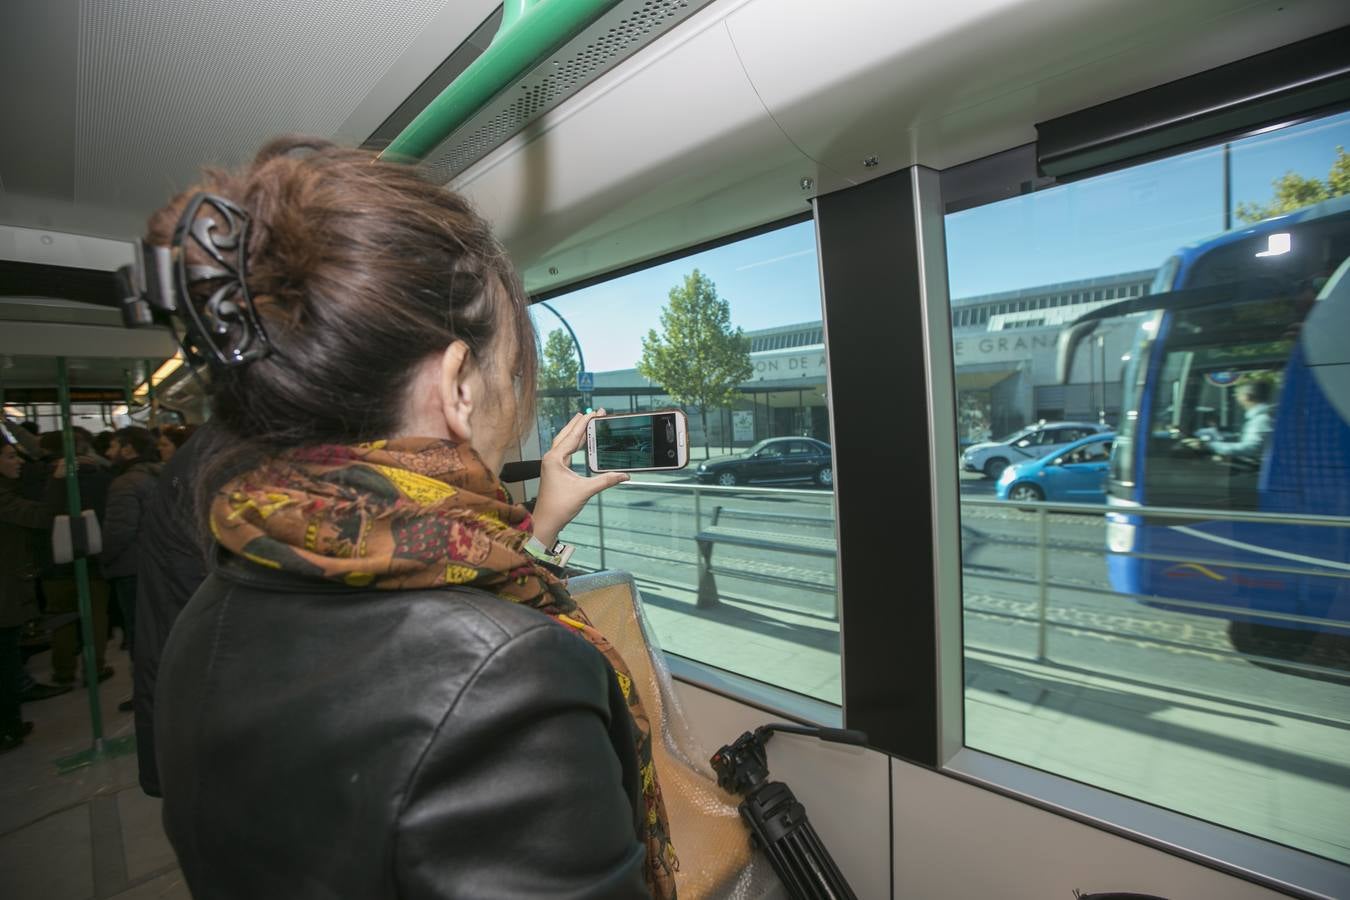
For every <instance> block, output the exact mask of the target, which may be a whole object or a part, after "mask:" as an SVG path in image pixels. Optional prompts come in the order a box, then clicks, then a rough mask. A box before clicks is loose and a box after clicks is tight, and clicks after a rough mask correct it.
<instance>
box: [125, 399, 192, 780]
mask: <svg viewBox="0 0 1350 900" xmlns="http://www.w3.org/2000/svg"><path fill="white" fill-rule="evenodd" d="M177 430H178V431H179V432H180V433H185V434H184V441H185V443H183V444H182V445H181V446H179V445H177V444H175V443H174V442H173V431H170V435H169V441H168V443H169V445H170V446H172V447H174V451H173V454H172V457H171V458H170V459H169V460H168V461H167V462H166V463H165V465H164V469H163V471H161V472H160V474H159V483H158V485H157V486H156V487H155V493H154V496H153V497H152V498H151V499H150V505H149V506H147V507H146V508H145V518H144V520H143V521H142V522H141V532H140V546H139V547H138V548H137V570H136V571H137V577H136V649H135V653H134V654H133V656H132V660H133V662H134V664H135V665H134V668H133V672H134V675H135V684H136V689H135V693H134V696H133V705H134V708H135V710H136V757H137V760H136V761H137V764H138V766H139V768H140V779H141V790H143V791H145V792H146V793H147V794H149V795H150V796H151V797H161V796H163V794H162V793H161V792H160V786H159V765H158V762H157V760H156V757H155V687H156V683H157V681H158V680H159V661H160V657H161V656H162V654H163V652H164V644H165V643H166V642H167V641H168V640H169V631H170V629H172V628H173V623H174V621H175V620H176V619H177V618H178V614H179V613H180V612H182V611H183V607H185V606H187V602H188V600H189V599H191V597H192V595H193V593H194V592H195V591H196V590H197V588H198V587H200V586H201V583H202V582H203V581H205V580H206V554H205V551H204V550H203V549H202V541H201V540H200V535H199V531H200V529H199V528H198V526H197V524H196V521H195V519H194V518H193V514H192V510H193V506H194V503H195V499H196V485H197V482H198V478H199V471H200V469H201V463H202V459H201V455H200V453H199V452H198V451H199V450H200V449H201V447H202V446H203V444H206V443H209V441H210V439H211V424H210V423H209V422H208V423H207V424H206V425H204V426H203V427H202V428H200V429H196V430H195V433H194V430H193V429H192V428H190V427H186V428H182V429H177ZM160 443H161V446H162V445H163V444H164V443H165V442H164V439H163V438H162V437H161V439H160Z"/></svg>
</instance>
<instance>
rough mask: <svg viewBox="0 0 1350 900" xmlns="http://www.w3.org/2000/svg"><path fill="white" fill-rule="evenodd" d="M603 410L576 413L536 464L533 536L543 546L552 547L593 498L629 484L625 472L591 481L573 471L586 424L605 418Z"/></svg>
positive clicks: (594, 478)
mask: <svg viewBox="0 0 1350 900" xmlns="http://www.w3.org/2000/svg"><path fill="white" fill-rule="evenodd" d="M604 413H605V411H604V410H603V409H601V410H597V411H595V412H593V413H589V414H586V413H577V414H576V415H575V416H573V417H572V421H570V422H568V423H567V424H566V425H564V426H563V430H562V431H559V432H558V436H557V437H555V438H554V439H553V446H552V447H550V448H549V451H548V452H547V453H545V454H544V458H543V459H541V460H540V461H539V498H538V499H537V500H536V501H535V504H534V536H535V537H537V538H538V539H539V541H540V542H541V543H543V544H544V545H545V546H550V547H551V546H552V545H553V542H554V541H556V540H557V539H558V535H559V534H560V533H561V532H562V530H563V527H564V526H566V525H567V523H568V522H570V521H572V520H573V519H574V518H576V515H577V513H579V512H581V508H582V507H583V506H585V505H586V501H587V500H590V499H591V498H592V497H594V496H595V495H596V494H598V493H600V492H601V491H603V490H604V489H605V488H611V487H614V485H616V484H621V483H622V482H625V481H627V480H628V477H629V476H628V473H626V472H606V473H604V474H601V475H593V476H591V477H590V478H586V477H585V476H582V475H578V474H577V473H576V472H573V471H572V467H571V465H569V462H570V461H571V458H572V454H573V453H576V452H577V451H578V450H580V449H581V448H582V447H584V446H586V423H588V422H590V420H591V419H594V418H595V417H596V416H601V415H604Z"/></svg>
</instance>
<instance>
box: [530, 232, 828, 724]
mask: <svg viewBox="0 0 1350 900" xmlns="http://www.w3.org/2000/svg"><path fill="white" fill-rule="evenodd" d="M819 283H820V282H819V277H818V275H817V271H816V256H815V237H814V228H813V226H812V225H811V224H810V223H803V224H799V225H791V226H788V227H786V228H782V229H778V230H776V231H771V232H768V233H766V234H761V235H758V236H756V237H753V238H749V239H747V240H743V241H737V242H734V243H731V244H727V245H725V246H722V247H717V248H714V249H712V250H708V251H705V252H702V253H699V254H697V255H695V256H691V257H688V258H685V259H680V260H676V261H674V262H670V263H666V264H663V265H660V266H654V267H652V268H649V269H645V270H642V271H639V272H635V273H633V274H630V275H625V276H623V277H621V278H616V279H613V280H611V281H607V282H604V283H602V284H598V285H595V286H592V287H588V288H584V289H581V290H578V291H574V292H572V293H570V294H566V295H564V296H561V297H555V298H552V299H550V301H549V305H550V306H551V307H552V308H553V310H556V316H555V314H554V313H553V312H551V311H548V310H542V309H540V310H536V314H535V316H534V320H535V326H536V328H537V330H538V331H539V334H540V337H541V341H540V345H541V359H540V380H539V384H540V389H539V405H538V413H539V423H538V435H539V441H540V444H542V445H544V446H546V445H547V442H548V441H549V440H551V436H552V434H553V433H554V432H555V431H556V430H557V429H558V428H559V427H561V425H562V423H564V422H565V421H567V419H569V418H570V417H571V416H572V415H573V414H574V413H575V412H576V410H577V409H579V408H582V407H583V406H585V405H587V404H589V405H591V406H594V407H604V408H605V409H606V410H608V411H609V412H630V411H631V412H639V411H646V410H659V409H669V408H672V407H679V408H681V409H683V410H684V411H685V413H686V414H687V415H688V424H689V436H688V446H689V451H690V452H689V465H688V467H687V468H685V469H683V470H680V471H676V472H641V473H636V474H635V475H634V477H633V480H632V481H630V482H627V483H625V484H623V485H620V486H619V487H618V488H615V489H613V490H610V491H607V492H605V493H604V494H602V495H601V496H600V497H599V498H598V499H597V500H594V501H592V502H591V503H590V504H589V505H588V506H587V507H586V509H584V510H583V511H582V513H581V515H580V516H579V517H578V518H577V519H576V520H575V521H574V522H573V523H572V524H571V525H570V526H569V527H568V529H567V532H566V534H565V535H564V539H565V540H567V541H568V542H569V543H573V544H575V545H577V547H578V549H577V550H576V552H575V554H574V555H573V556H572V564H574V565H579V566H581V567H583V568H588V569H601V568H607V569H622V570H626V571H629V572H632V573H633V575H634V576H635V578H636V580H637V583H638V586H639V588H640V590H641V592H642V595H643V598H644V601H645V611H646V614H647V616H648V618H649V620H650V622H651V623H652V626H653V628H654V629H655V631H656V636H657V639H658V640H659V641H660V643H661V645H662V646H663V647H664V649H666V650H667V651H669V652H673V653H676V654H679V655H682V656H686V657H689V658H691V659H695V660H698V661H700V662H704V663H708V664H710V665H713V666H717V667H719V668H723V669H727V670H730V671H733V672H736V673H738V674H741V675H746V676H749V677H751V678H755V679H759V680H761V681H766V682H769V683H772V684H775V685H778V686H780V687H785V688H787V689H789V690H792V691H796V692H798V693H802V694H807V695H810V696H813V697H817V698H819V699H822V700H826V701H828V702H831V703H838V702H839V701H840V666H839V620H838V612H837V600H836V590H835V584H836V578H835V556H836V554H835V537H834V497H833V492H832V490H831V487H832V485H833V464H832V461H831V455H830V445H829V437H830V435H829V410H828V408H827V406H826V396H827V394H826V367H825V347H824V343H823V332H822V328H821V307H820V294H819V287H818V286H819ZM559 317H561V318H562V319H563V320H564V321H565V322H566V323H567V326H570V328H571V329H572V332H574V333H575V335H576V340H575V341H573V339H572V337H571V335H569V334H568V332H567V330H566V326H564V325H563V324H562V323H561V322H560V321H559ZM578 349H579V350H580V353H578ZM580 358H584V360H585V363H586V367H587V369H588V370H589V374H590V375H591V376H592V377H591V379H590V389H589V390H588V391H585V392H584V393H583V391H582V390H581V386H582V382H585V381H586V379H585V378H582V379H580V380H579V379H578V375H579V374H581V368H580ZM719 373H731V375H730V376H728V377H726V378H723V379H722V380H721V382H720V383H719V381H718V378H719ZM704 375H706V376H708V377H706V378H705V377H702V376H704ZM695 376H698V377H695ZM700 397H701V398H703V399H702V401H700V400H699V399H698V398H700ZM615 421H616V422H620V423H621V422H623V421H624V420H615ZM651 438H652V435H651V432H650V428H648V429H647V431H646V432H629V431H623V430H622V429H620V430H619V431H616V432H614V433H613V434H610V435H609V439H608V440H607V442H606V444H605V445H604V446H602V447H598V448H597V449H598V450H600V451H601V454H602V456H603V457H604V458H603V459H601V460H600V462H601V463H602V464H604V463H605V462H606V461H608V462H609V463H610V464H614V465H618V466H621V467H629V466H631V465H634V464H635V461H639V462H640V461H641V460H644V459H648V458H650V456H651V454H652V452H653V449H652V447H653V445H652V441H651ZM658 449H659V448H658ZM574 465H575V466H576V467H577V468H578V469H580V468H581V467H582V466H583V465H584V460H583V459H582V457H581V455H580V454H578V456H577V457H576V459H575V460H574Z"/></svg>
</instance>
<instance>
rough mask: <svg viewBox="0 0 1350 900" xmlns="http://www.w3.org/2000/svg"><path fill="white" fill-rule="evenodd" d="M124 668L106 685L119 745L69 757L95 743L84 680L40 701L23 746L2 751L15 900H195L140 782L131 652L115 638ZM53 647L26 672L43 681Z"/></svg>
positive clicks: (111, 727) (5, 856)
mask: <svg viewBox="0 0 1350 900" xmlns="http://www.w3.org/2000/svg"><path fill="white" fill-rule="evenodd" d="M108 663H109V664H110V665H112V666H113V667H114V668H115V669H116V674H115V675H114V676H113V677H112V678H110V679H109V680H108V681H106V682H104V683H103V684H102V685H101V686H100V689H99V699H100V702H101V704H102V713H103V725H104V735H105V738H106V739H107V741H106V743H107V744H108V745H109V746H111V747H114V748H119V749H120V750H122V751H124V752H120V753H119V752H116V751H115V752H114V753H112V754H109V755H106V756H105V757H104V758H101V759H98V760H95V761H93V762H92V763H90V764H88V765H84V766H81V767H79V768H71V767H70V765H69V763H68V762H67V761H68V760H69V759H70V757H72V756H75V755H77V754H80V753H81V752H83V751H88V750H89V749H90V747H91V730H90V717H89V695H88V693H87V692H86V691H85V690H83V689H80V688H77V689H76V690H74V691H71V692H70V693H68V694H63V695H61V696H59V697H53V698H50V699H48V700H43V701H41V702H38V703H26V704H24V706H23V717H24V719H26V720H29V721H31V722H33V723H34V729H33V733H32V734H31V735H29V737H28V739H27V740H26V741H24V743H23V746H21V747H19V748H18V749H17V750H13V751H10V752H9V753H6V754H5V755H3V756H0V885H4V888H3V891H0V893H3V895H4V896H5V897H6V898H13V900H151V898H154V900H189V898H190V896H191V895H190V894H189V893H188V890H187V885H186V884H185V883H184V881H183V877H182V875H181V873H180V872H179V869H178V861H177V859H176V858H175V857H174V853H173V849H172V847H170V846H169V842H168V839H167V838H165V836H164V830H163V827H162V825H161V824H160V801H158V800H155V799H153V798H151V797H147V796H146V795H145V794H144V793H143V792H142V791H141V789H140V785H139V784H138V782H137V771H136V754H135V751H134V749H131V747H129V746H127V740H126V739H127V738H129V737H131V736H132V735H133V734H134V727H133V724H132V717H131V713H124V712H118V710H117V704H118V703H119V702H120V701H121V700H123V699H125V698H126V697H128V696H130V695H131V659H130V657H129V656H128V655H127V654H126V653H125V652H122V651H118V650H116V649H115V644H113V643H111V642H110V643H109V647H108ZM50 670H51V666H50V662H49V655H48V654H41V655H38V656H34V657H33V658H32V659H30V660H29V661H28V671H29V673H31V674H32V675H33V676H34V677H36V678H37V679H38V680H40V681H42V680H45V679H46V677H47V675H48V673H49V672H50Z"/></svg>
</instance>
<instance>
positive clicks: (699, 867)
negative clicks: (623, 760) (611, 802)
mask: <svg viewBox="0 0 1350 900" xmlns="http://www.w3.org/2000/svg"><path fill="white" fill-rule="evenodd" d="M568 587H569V590H570V591H571V593H572V597H573V598H574V599H575V600H576V601H577V603H578V604H579V605H580V606H581V608H582V609H583V610H584V611H585V613H586V615H587V616H588V617H589V618H590V620H591V622H592V624H594V625H595V627H596V628H598V629H599V630H600V632H601V633H602V634H604V635H605V637H607V638H609V640H610V642H611V643H613V644H614V646H615V648H616V649H617V650H618V651H619V653H620V655H622V656H623V659H624V662H626V663H627V664H628V668H629V669H630V670H631V671H632V673H633V680H634V682H635V684H636V685H637V688H638V691H639V692H640V693H639V696H640V697H641V698H642V702H643V705H644V706H645V707H646V710H647V715H648V717H649V718H650V719H651V723H652V729H653V734H654V735H660V736H661V737H662V739H661V740H654V741H653V742H652V757H653V761H654V763H655V765H656V772H657V777H658V778H659V779H660V781H661V792H662V794H663V795H664V797H665V801H666V813H667V815H668V817H669V820H670V835H671V840H672V842H673V843H674V845H675V852H676V854H677V855H678V856H679V859H680V868H679V870H678V871H677V872H676V879H675V881H676V886H677V888H678V890H679V895H680V898H681V900H702V898H708V900H712V898H719V900H720V898H728V900H730V898H734V900H748V898H762V897H768V896H779V895H780V893H779V891H780V890H781V889H778V890H775V888H776V887H777V879H776V878H775V876H774V875H773V872H772V870H771V869H770V867H769V865H768V862H767V860H764V859H763V858H762V857H760V856H759V855H758V854H757V853H755V852H753V851H752V848H751V845H750V832H749V830H748V829H747V828H746V826H745V825H744V823H743V822H742V821H741V818H740V814H739V813H738V812H737V809H736V807H737V804H738V803H739V800H738V799H737V798H735V797H733V796H732V795H730V794H728V793H726V792H724V791H723V790H722V789H721V788H719V787H718V786H717V780H716V777H715V775H714V774H713V772H712V769H711V767H710V766H709V765H708V763H707V760H708V757H709V755H710V753H709V752H707V751H706V750H705V749H704V748H702V747H700V746H699V745H698V743H697V742H696V741H695V740H694V737H693V733H692V731H691V730H690V728H689V725H688V722H687V720H686V719H685V716H684V714H683V710H682V709H681V707H680V705H679V700H678V698H677V697H676V696H675V692H674V689H673V684H672V682H671V678H670V671H669V669H667V668H666V666H665V662H664V659H663V658H662V656H661V654H660V652H659V650H660V648H659V646H658V645H657V643H656V641H655V639H654V636H653V635H652V634H651V631H650V630H649V629H648V628H647V623H646V621H645V619H644V618H643V615H642V607H641V604H640V603H639V602H638V593H637V586H636V585H635V584H634V582H633V577H632V576H631V575H629V574H628V573H626V572H598V573H596V574H594V575H582V576H577V577H574V578H572V579H571V580H570V582H569V584H568Z"/></svg>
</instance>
